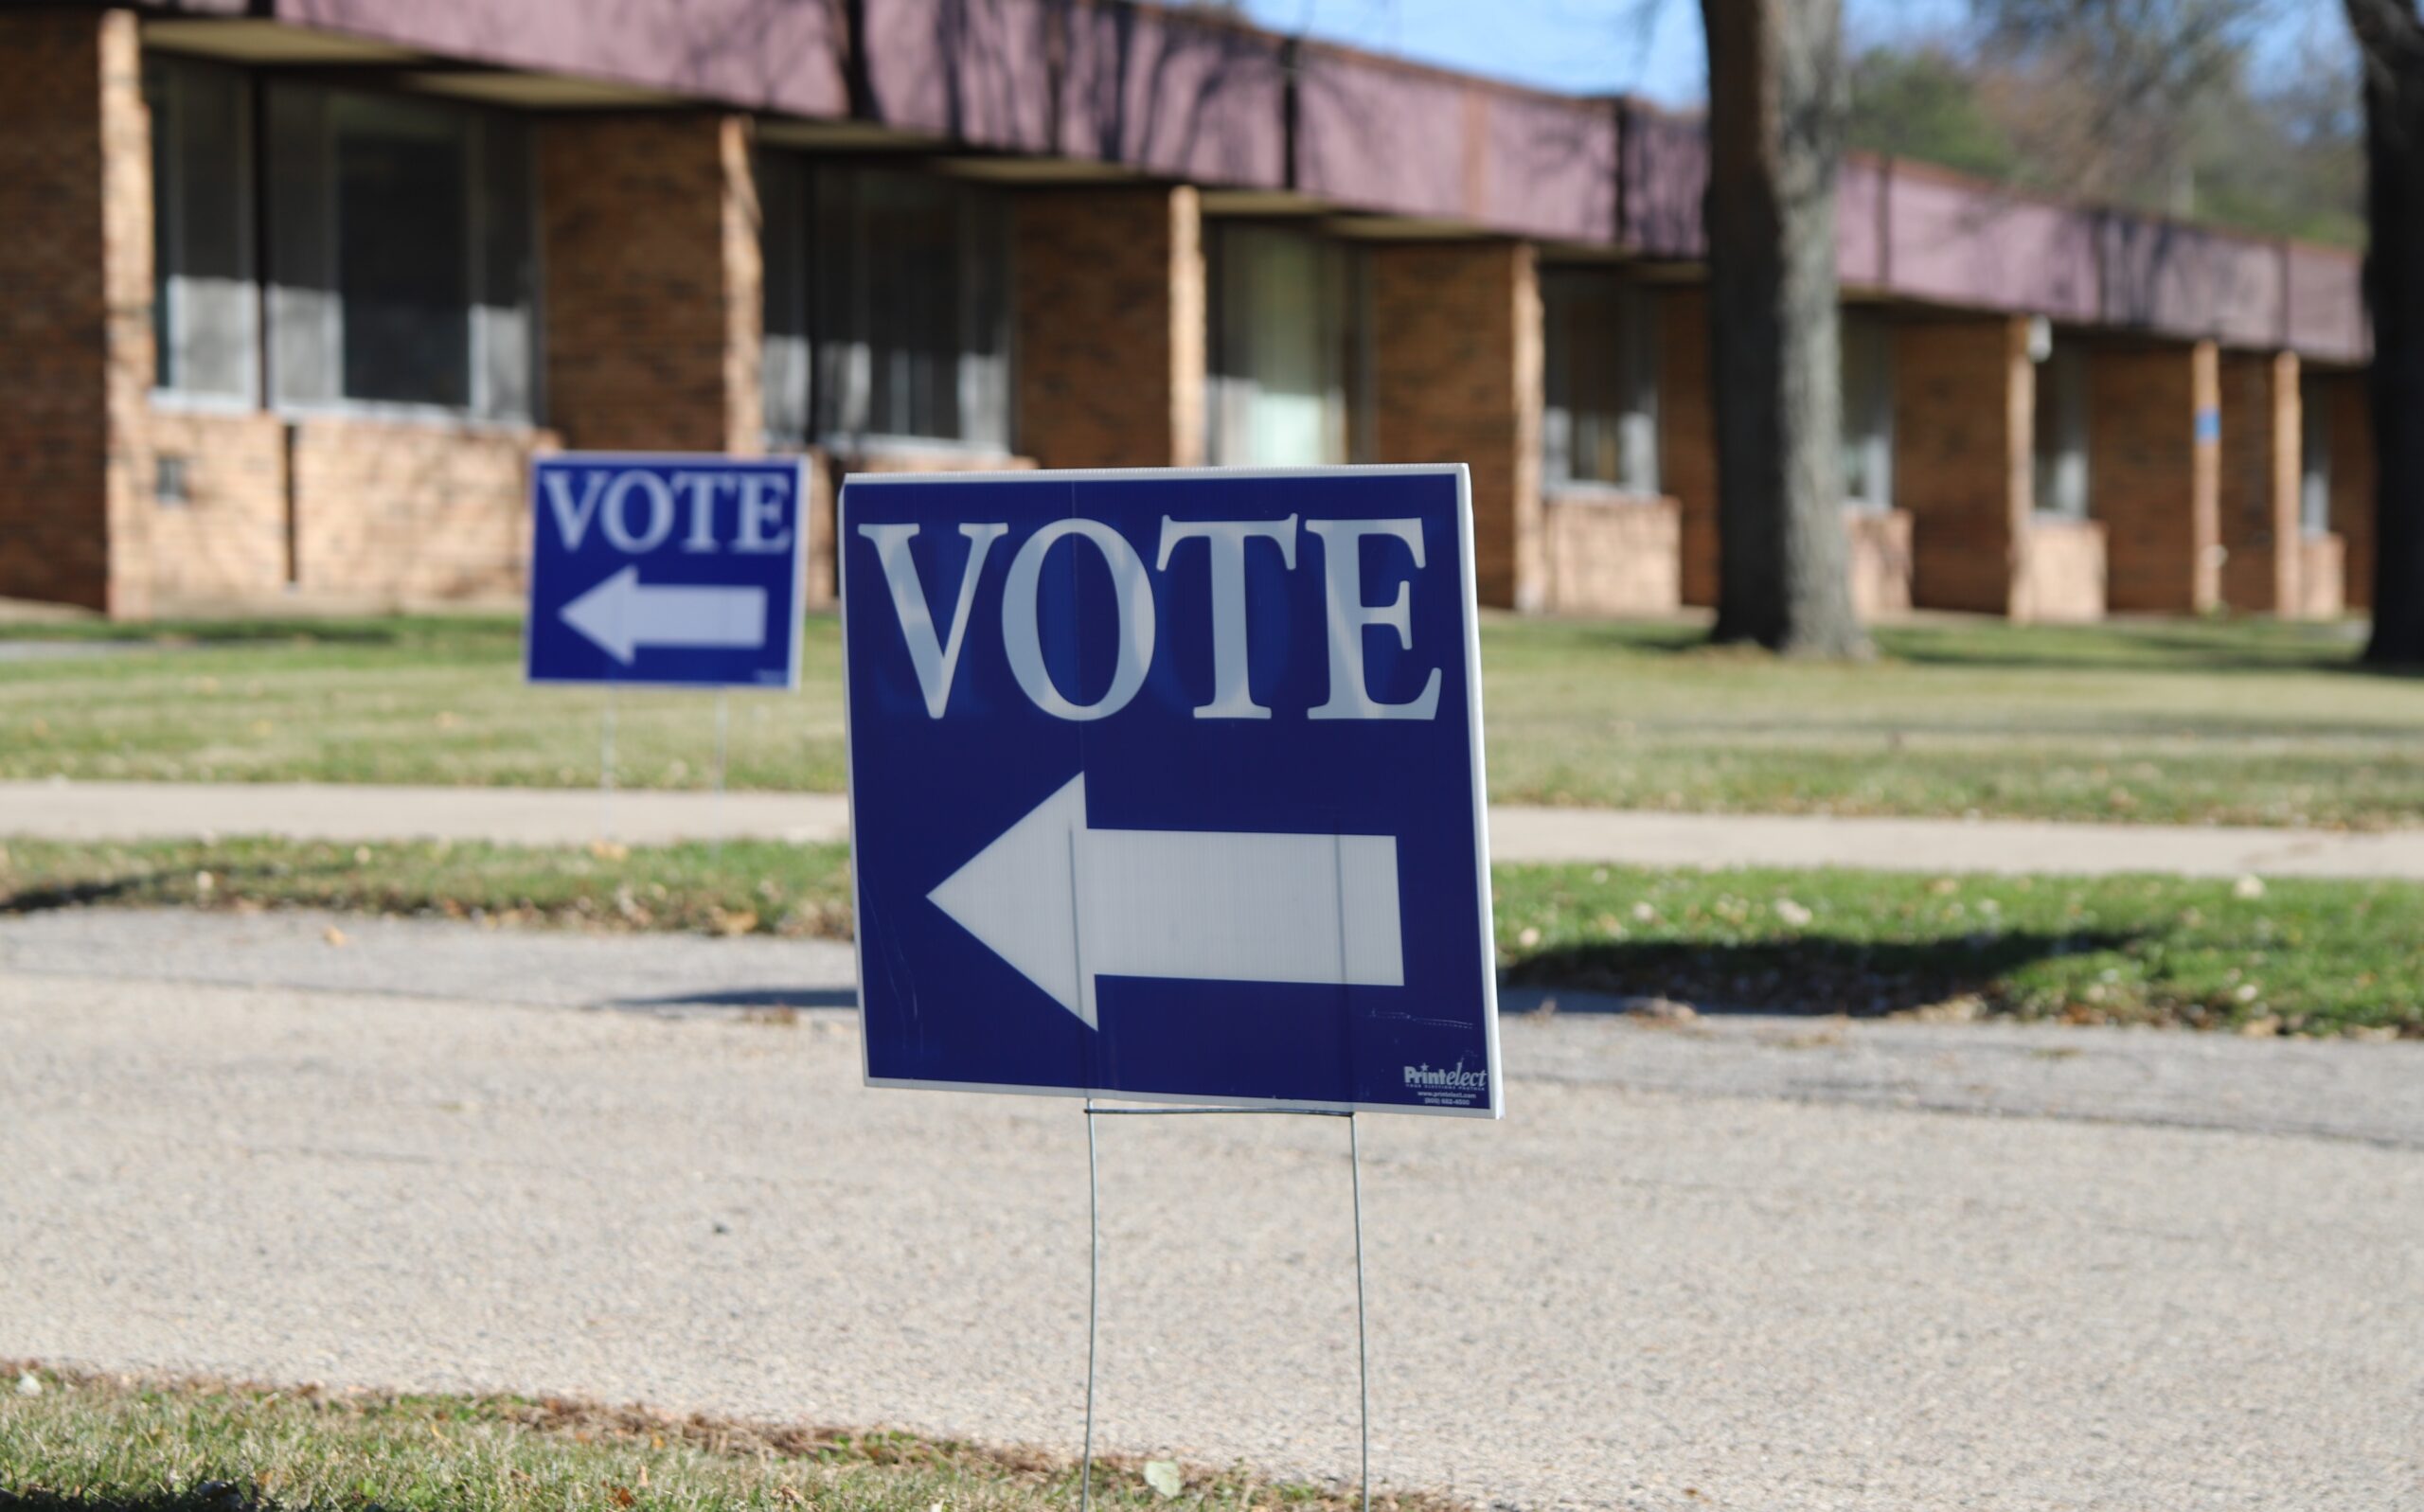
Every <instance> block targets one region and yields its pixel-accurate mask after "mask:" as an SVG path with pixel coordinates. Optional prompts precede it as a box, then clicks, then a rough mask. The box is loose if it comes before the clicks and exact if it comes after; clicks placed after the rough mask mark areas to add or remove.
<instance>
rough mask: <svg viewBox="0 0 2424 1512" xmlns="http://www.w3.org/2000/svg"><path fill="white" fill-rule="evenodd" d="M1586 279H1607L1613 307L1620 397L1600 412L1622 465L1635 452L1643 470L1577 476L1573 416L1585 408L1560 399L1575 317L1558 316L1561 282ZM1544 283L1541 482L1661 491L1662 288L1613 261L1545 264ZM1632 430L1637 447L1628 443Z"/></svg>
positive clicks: (1580, 489) (1572, 489)
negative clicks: (1624, 474)
mask: <svg viewBox="0 0 2424 1512" xmlns="http://www.w3.org/2000/svg"><path fill="white" fill-rule="evenodd" d="M1586 280H1587V281H1604V282H1605V284H1606V285H1607V289H1606V294H1607V306H1608V313H1609V316H1610V319H1611V321H1612V323H1613V329H1612V330H1609V331H1605V332H1602V334H1603V335H1605V336H1606V337H1607V338H1608V339H1609V340H1610V341H1611V342H1612V344H1613V348H1614V355H1615V368H1614V381H1615V386H1616V395H1615V399H1614V402H1613V407H1612V408H1610V409H1608V410H1607V411H1605V412H1604V413H1603V414H1602V415H1600V416H1598V417H1597V418H1600V419H1602V420H1604V421H1605V422H1606V423H1607V424H1609V425H1610V426H1612V427H1613V430H1614V432H1615V435H1616V466H1617V469H1618V471H1620V472H1621V471H1624V470H1625V467H1626V463H1627V460H1628V458H1632V457H1637V458H1638V459H1639V460H1640V461H1641V463H1642V467H1641V470H1640V471H1641V474H1642V475H1635V476H1631V477H1617V478H1613V479H1611V478H1602V477H1593V476H1577V474H1576V473H1575V471H1574V456H1575V443H1574V438H1573V430H1574V425H1575V417H1576V416H1577V415H1578V414H1580V413H1582V412H1581V411H1580V410H1578V409H1577V407H1575V406H1574V405H1572V404H1567V405H1563V406H1560V405H1559V404H1558V403H1557V402H1556V399H1557V390H1558V387H1559V383H1558V381H1557V374H1558V373H1559V371H1560V356H1561V355H1562V354H1564V353H1567V352H1570V351H1571V347H1570V346H1569V345H1568V341H1569V339H1570V337H1568V338H1561V337H1560V332H1570V329H1571V323H1570V322H1569V321H1567V320H1565V319H1561V318H1560V311H1559V308H1558V307H1559V306H1560V304H1561V303H1563V301H1564V298H1565V296H1564V295H1563V294H1560V290H1561V289H1562V288H1565V287H1571V286H1576V285H1579V284H1581V283H1583V282H1585V281H1586ZM1540 281H1541V485H1542V488H1543V489H1553V490H1556V491H1559V492H1564V493H1585V492H1597V493H1605V494H1607V495H1609V496H1611V497H1624V498H1656V497H1658V496H1659V493H1660V490H1661V489H1663V487H1664V486H1665V469H1666V458H1665V455H1664V453H1665V448H1664V446H1663V445H1662V442H1663V440H1664V437H1663V436H1661V434H1660V418H1659V417H1660V404H1661V399H1662V396H1661V393H1660V389H1661V387H1662V385H1663V382H1664V378H1665V373H1664V370H1663V368H1664V365H1663V364H1662V362H1661V361H1660V359H1661V357H1662V355H1663V352H1662V349H1661V342H1660V326H1661V320H1662V316H1663V311H1662V310H1661V308H1660V294H1659V291H1658V290H1657V288H1656V287H1655V286H1653V285H1650V284H1647V283H1645V282H1643V281H1642V280H1640V279H1638V278H1629V277H1626V276H1624V275H1623V274H1621V273H1620V272H1618V271H1617V270H1616V269H1615V268H1613V267H1610V266H1607V265H1604V264H1595V263H1581V262H1564V263H1543V264H1542V266H1541V270H1540ZM1560 417H1562V421H1563V423H1562V425H1561V426H1560ZM1629 432H1630V434H1631V439H1632V440H1634V441H1635V442H1637V443H1638V445H1637V447H1633V448H1629V447H1628V446H1627V436H1628V433H1629Z"/></svg>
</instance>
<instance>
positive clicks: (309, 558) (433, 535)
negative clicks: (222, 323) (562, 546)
mask: <svg viewBox="0 0 2424 1512" xmlns="http://www.w3.org/2000/svg"><path fill="white" fill-rule="evenodd" d="M554 444H555V438H554V437H553V436H550V435H548V434H547V433H544V432H532V431H529V430H526V429H522V428H519V427H490V426H477V425H454V424H447V423H443V422H437V423H426V422H401V423H399V422H390V421H383V420H368V419H350V418H348V419H314V420H311V421H308V422H306V423H305V424H303V425H301V426H300V427H298V428H297V430H296V432H295V436H294V495H295V529H294V554H295V566H296V570H297V574H296V582H297V586H298V587H299V588H301V589H302V590H303V591H304V592H306V593H313V594H326V595H330V596H342V597H356V596H359V597H363V598H368V599H376V600H382V601H390V602H398V603H402V602H414V601H420V600H427V599H440V598H478V597H493V596H501V595H506V594H511V593H515V592H518V591H520V589H521V588H522V586H523V584H524V583H525V581H526V577H525V573H526V568H527V565H528V559H529V550H530V506H529V497H530V455H531V453H532V452H533V451H534V450H540V449H546V448H552V447H553V446H554Z"/></svg>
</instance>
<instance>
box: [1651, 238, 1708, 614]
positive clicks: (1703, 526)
mask: <svg viewBox="0 0 2424 1512" xmlns="http://www.w3.org/2000/svg"><path fill="white" fill-rule="evenodd" d="M1658 304H1659V319H1658V489H1659V491H1660V492H1662V493H1665V494H1667V496H1669V497H1670V498H1672V499H1673V500H1674V501H1675V504H1676V507H1677V508H1678V510H1679V511H1680V514H1681V540H1682V542H1683V556H1684V560H1683V581H1684V602H1685V603H1687V604H1697V605H1700V606H1701V607H1702V608H1714V607H1715V606H1716V604H1717V574H1718V566H1717V414H1716V409H1715V405H1714V402H1713V400H1712V397H1711V393H1710V388H1709V351H1708V291H1707V290H1705V289H1702V288H1700V287H1697V286H1695V287H1692V288H1679V289H1669V290H1667V292H1666V294H1665V295H1664V296H1663V297H1662V298H1660V300H1659V301H1658Z"/></svg>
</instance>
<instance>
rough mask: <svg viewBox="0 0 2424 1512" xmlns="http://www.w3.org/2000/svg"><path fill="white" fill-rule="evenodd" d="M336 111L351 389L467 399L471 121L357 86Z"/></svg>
mask: <svg viewBox="0 0 2424 1512" xmlns="http://www.w3.org/2000/svg"><path fill="white" fill-rule="evenodd" d="M336 116H337V139H336V185H337V196H336V198H337V236H336V243H337V294H338V297H339V298H340V300H341V301H342V302H343V305H344V310H345V315H344V320H345V353H344V364H343V367H344V374H345V393H346V397H347V398H348V399H367V400H394V401H398V402H403V403H418V404H446V405H455V406H461V405H466V404H469V403H470V402H471V398H472V396H471V383H470V380H471V325H470V319H469V314H470V310H471V303H472V291H471V259H470V257H469V249H470V246H471V227H470V224H469V219H470V218H469V215H468V211H469V203H468V202H469V198H470V197H469V194H468V192H467V188H466V185H465V178H466V169H467V168H468V160H469V153H468V151H467V142H466V137H467V135H468V132H467V130H466V126H467V122H466V121H465V120H464V118H463V117H462V116H460V115H458V114H456V113H454V112H450V111H444V110H436V109H428V108H423V107H420V106H418V105H409V104H404V103H401V102H393V101H387V100H371V99H365V98H351V97H348V98H344V99H341V100H340V101H339V102H338V110H337V113H336Z"/></svg>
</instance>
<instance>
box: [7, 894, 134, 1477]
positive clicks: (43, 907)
mask: <svg viewBox="0 0 2424 1512" xmlns="http://www.w3.org/2000/svg"><path fill="white" fill-rule="evenodd" d="M152 881H154V879H153V878H152V877H151V876H150V875H149V874H147V875H144V876H140V877H111V878H104V879H99V880H97V881H88V882H57V883H53V884H51V885H48V886H45V887H28V888H27V889H25V890H24V891H22V892H15V893H0V915H7V914H48V913H52V912H54V911H56V910H59V909H62V908H84V907H88V906H91V905H93V904H98V903H123V902H126V901H128V900H130V899H132V898H136V897H137V896H138V895H140V894H142V893H144V892H145V891H147V890H148V889H149V888H150V887H151V883H152ZM7 1504H8V1503H6V1502H5V1501H0V1506H5V1505H7Z"/></svg>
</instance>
